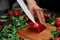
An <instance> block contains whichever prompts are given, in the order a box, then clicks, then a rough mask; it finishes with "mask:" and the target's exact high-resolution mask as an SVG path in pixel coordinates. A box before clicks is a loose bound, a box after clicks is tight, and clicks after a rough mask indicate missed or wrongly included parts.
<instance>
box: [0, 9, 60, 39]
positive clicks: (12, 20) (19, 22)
mask: <svg viewBox="0 0 60 40" xmlns="http://www.w3.org/2000/svg"><path fill="white" fill-rule="evenodd" d="M44 17H45V19H46V22H48V23H50V24H51V25H52V26H56V30H52V31H51V34H52V35H53V37H52V38H53V40H58V39H59V40H60V38H59V37H60V17H56V15H55V14H53V13H50V12H44ZM8 18H9V21H8V22H7V23H5V24H3V22H2V21H0V25H2V26H0V40H23V39H22V38H20V37H19V36H17V31H18V30H22V29H23V28H25V27H28V30H29V31H34V32H38V33H40V32H42V31H43V30H44V29H45V26H43V25H42V24H40V23H39V21H38V20H37V21H36V22H37V24H38V25H36V24H34V23H33V22H31V21H30V19H29V18H28V17H27V16H26V15H25V14H24V12H23V11H22V10H8Z"/></svg>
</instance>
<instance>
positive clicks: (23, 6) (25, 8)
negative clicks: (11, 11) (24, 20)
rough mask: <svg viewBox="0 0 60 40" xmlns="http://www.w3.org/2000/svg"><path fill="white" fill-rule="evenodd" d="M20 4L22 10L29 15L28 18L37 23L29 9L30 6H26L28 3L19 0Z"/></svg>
mask: <svg viewBox="0 0 60 40" xmlns="http://www.w3.org/2000/svg"><path fill="white" fill-rule="evenodd" d="M17 2H18V4H19V5H20V7H21V8H22V10H23V11H24V12H25V14H26V15H27V16H28V18H29V19H30V20H31V21H32V22H33V23H35V24H36V22H35V20H34V18H33V16H32V15H31V12H30V11H29V10H28V7H27V6H26V4H25V3H24V1H23V0H17Z"/></svg>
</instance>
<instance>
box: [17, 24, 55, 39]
mask: <svg viewBox="0 0 60 40" xmlns="http://www.w3.org/2000/svg"><path fill="white" fill-rule="evenodd" d="M46 25H47V26H46V29H45V30H44V31H42V32H40V33H36V32H31V31H28V30H27V28H24V29H23V30H19V31H18V32H17V34H18V36H19V37H21V38H23V39H26V38H29V39H30V40H49V39H50V38H51V37H52V35H51V33H50V31H51V30H55V29H56V27H55V26H51V25H50V24H49V23H46Z"/></svg>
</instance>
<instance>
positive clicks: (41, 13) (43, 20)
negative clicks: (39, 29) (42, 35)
mask: <svg viewBox="0 0 60 40" xmlns="http://www.w3.org/2000/svg"><path fill="white" fill-rule="evenodd" d="M39 12H40V15H41V19H42V22H43V24H44V25H45V26H46V23H45V18H44V15H43V10H40V11H39Z"/></svg>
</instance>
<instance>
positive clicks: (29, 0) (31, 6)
mask: <svg viewBox="0 0 60 40" xmlns="http://www.w3.org/2000/svg"><path fill="white" fill-rule="evenodd" d="M27 3H28V7H29V10H30V12H31V14H32V15H33V17H34V14H36V15H37V17H38V19H39V21H40V23H41V24H43V25H45V26H46V24H45V19H44V15H43V10H42V9H41V8H40V7H39V6H38V5H37V4H36V2H35V1H34V0H27Z"/></svg>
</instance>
